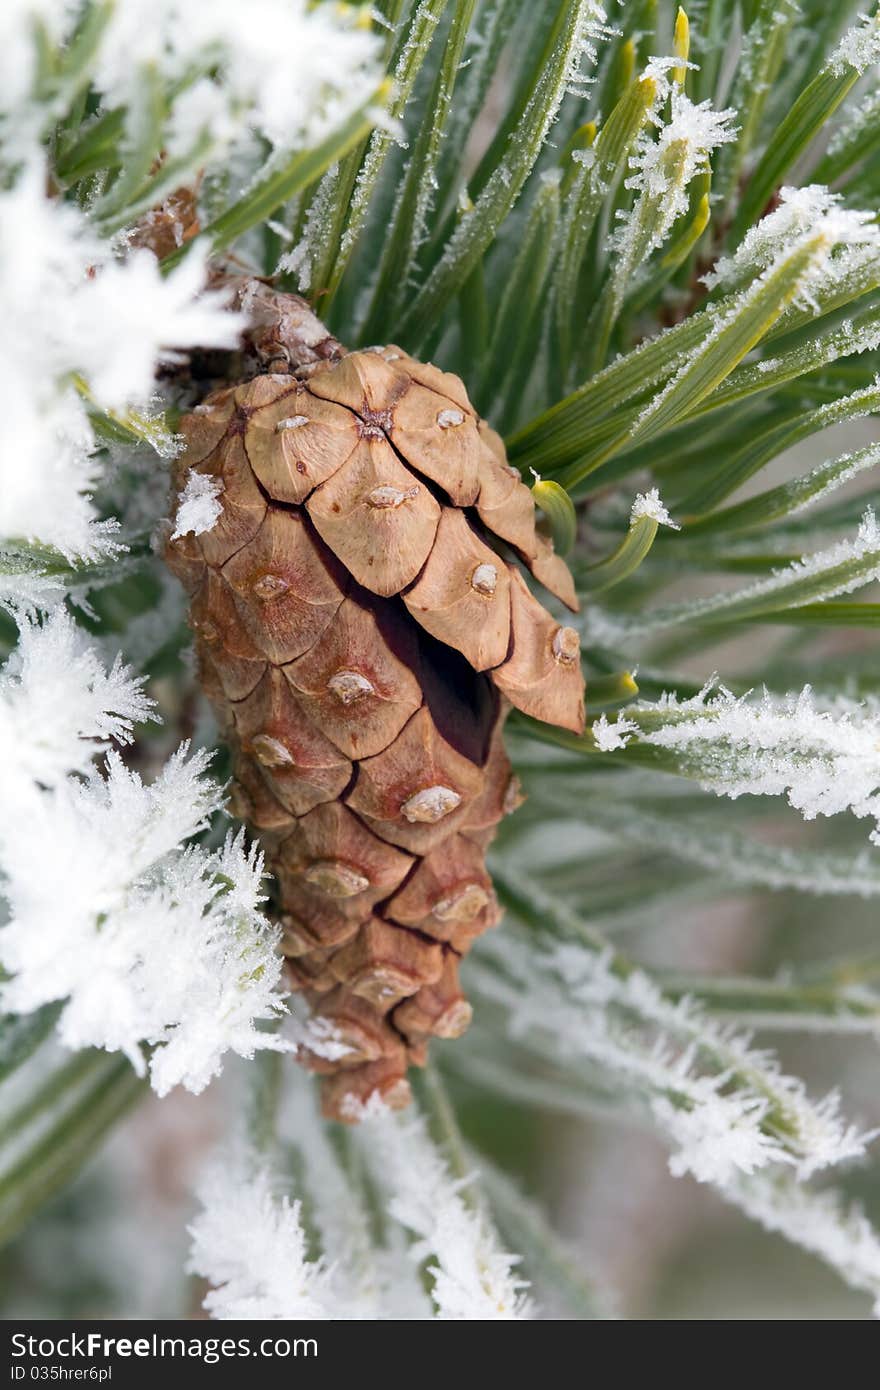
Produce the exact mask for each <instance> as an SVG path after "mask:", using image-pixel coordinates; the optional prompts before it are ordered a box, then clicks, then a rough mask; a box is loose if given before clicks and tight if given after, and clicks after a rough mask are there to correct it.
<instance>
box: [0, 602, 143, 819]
mask: <svg viewBox="0 0 880 1390" xmlns="http://www.w3.org/2000/svg"><path fill="white" fill-rule="evenodd" d="M142 686H143V681H142V680H141V679H139V678H136V677H134V676H133V675H132V673H131V671H130V670H129V669H128V668H127V667H126V666H123V665H122V663H121V662H120V660H119V659H118V658H117V660H116V661H115V662H114V664H113V666H112V667H111V669H110V670H109V671H106V670H105V669H104V667H103V665H102V664H101V661H100V660H99V658H98V655H97V653H96V651H95V649H94V647H93V646H92V644H91V643H90V642H89V641H88V640H87V639H86V637H85V635H84V634H83V632H82V631H81V630H80V629H79V628H78V627H77V626H76V624H75V623H74V622H73V621H72V620H71V618H70V617H69V616H68V615H67V613H65V612H64V610H63V609H62V610H60V611H58V612H56V613H55V614H53V615H52V617H51V618H48V619H47V620H46V621H45V622H44V623H43V625H42V626H41V627H40V626H37V625H36V624H35V623H33V622H30V621H26V622H24V623H23V624H22V627H21V633H20V639H19V643H18V646H17V647H16V648H15V650H14V651H13V652H12V655H11V656H10V658H9V660H8V661H7V663H6V665H5V666H4V667H3V668H2V670H0V763H2V766H3V770H4V781H5V793H4V795H9V797H10V800H11V799H12V795H13V793H14V792H15V791H21V790H26V789H27V784H28V783H37V784H40V785H41V786H43V787H56V786H58V785H59V783H61V782H62V781H63V780H64V778H66V777H67V776H68V775H69V774H70V773H81V774H83V775H85V774H87V773H88V772H89V771H90V769H91V767H92V764H93V761H94V757H95V754H96V753H98V752H101V751H104V750H106V749H107V748H108V747H109V746H110V742H109V741H110V740H113V741H115V742H116V743H129V742H130V741H131V738H132V730H133V728H134V725H135V724H136V723H139V722H141V721H143V720H147V719H152V718H154V715H153V713H152V710H153V704H152V701H151V700H148V699H147V697H146V695H145V694H144V693H143V690H142Z"/></svg>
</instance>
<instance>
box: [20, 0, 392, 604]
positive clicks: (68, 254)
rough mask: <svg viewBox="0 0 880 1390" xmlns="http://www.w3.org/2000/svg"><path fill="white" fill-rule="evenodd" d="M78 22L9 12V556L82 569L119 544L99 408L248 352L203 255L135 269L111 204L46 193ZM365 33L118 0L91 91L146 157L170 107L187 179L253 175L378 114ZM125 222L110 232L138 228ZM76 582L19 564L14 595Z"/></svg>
mask: <svg viewBox="0 0 880 1390" xmlns="http://www.w3.org/2000/svg"><path fill="white" fill-rule="evenodd" d="M82 20H83V16H82V13H81V6H79V5H76V4H71V3H69V0H12V3H11V4H7V5H4V6H2V7H0V73H2V75H3V81H2V83H0V131H2V137H3V143H2V151H0V163H2V165H3V168H4V180H3V191H2V193H0V302H2V305H3V329H2V330H0V382H2V388H0V392H2V411H0V418H2V427H0V543H2V542H3V541H5V542H7V544H9V543H18V545H19V547H20V546H21V545H22V544H25V545H34V544H38V545H40V546H42V547H51V548H53V549H55V550H58V551H60V552H61V553H62V554H63V555H64V556H65V557H66V558H67V559H68V560H69V561H72V562H75V561H83V560H85V561H93V560H97V559H99V558H102V557H108V556H112V555H113V554H114V553H115V552H116V551H117V550H118V549H119V535H118V528H117V527H115V525H114V523H101V522H99V520H98V518H97V514H96V510H95V507H94V504H93V501H92V495H93V493H94V490H95V488H96V486H97V484H98V482H99V481H100V478H101V475H102V466H101V463H100V461H99V459H98V458H97V456H96V439H95V435H94V432H93V429H92V424H91V421H90V417H89V413H88V409H87V406H86V400H85V399H84V397H87V398H89V400H90V402H94V403H95V404H96V405H97V406H98V407H99V408H100V409H101V410H110V411H126V410H128V409H131V408H137V409H138V410H144V409H147V410H148V409H149V405H150V398H151V395H152V393H153V391H154V378H155V370H156V366H157V364H158V363H161V362H165V361H168V360H173V359H174V356H175V354H176V352H177V351H179V350H181V349H187V348H190V347H192V346H193V345H194V344H198V345H199V346H202V347H212V346H213V347H230V346H233V345H234V343H235V342H236V340H237V337H238V333H239V331H240V328H241V325H242V323H243V320H242V319H241V318H239V317H237V316H235V315H233V314H231V313H229V312H228V311H226V310H225V309H224V308H223V306H222V301H221V297H220V296H219V295H212V294H208V293H205V292H204V282H205V259H204V256H203V255H202V254H200V251H199V248H198V247H195V248H193V249H191V250H190V252H189V253H188V255H187V257H186V258H185V260H184V261H183V263H182V264H180V265H179V266H177V267H176V268H175V269H174V270H173V271H172V272H171V273H170V274H168V275H165V276H163V275H161V274H160V272H159V268H158V265H157V263H156V260H155V258H154V257H153V256H152V254H151V253H150V252H148V251H146V250H143V249H142V250H138V251H134V252H133V253H131V254H128V255H125V256H124V257H123V255H122V253H123V252H124V245H125V235H124V232H122V233H121V234H120V236H119V237H117V244H116V245H115V246H114V245H113V243H111V241H110V240H107V239H102V238H101V237H100V236H98V234H97V232H96V230H95V222H94V221H93V220H92V219H93V217H94V218H100V216H101V215H102V199H101V197H100V196H96V199H95V200H94V203H93V205H92V206H84V207H82V208H80V206H78V205H77V203H76V202H74V201H73V200H71V201H64V200H63V199H62V198H61V197H56V198H50V197H47V195H46V190H47V187H48V186H49V182H50V181H49V179H48V177H47V171H46V167H45V161H44V158H43V155H42V152H41V145H42V144H43V143H44V142H45V138H46V134H47V128H48V127H50V126H51V124H52V122H53V121H54V120H55V119H57V118H58V117H59V116H64V115H65V113H66V106H65V105H64V102H65V101H66V100H67V99H68V98H69V96H70V93H69V92H67V93H66V95H65V90H64V89H63V84H60V86H61V88H62V90H61V92H60V94H59V97H58V103H60V104H58V105H57V109H56V106H55V105H53V103H52V102H51V101H47V99H46V94H45V92H42V93H40V94H37V93H35V92H34V90H33V84H34V82H35V78H36V76H37V74H38V72H39V71H40V62H41V59H40V55H39V52H38V44H37V35H39V36H40V38H41V39H42V40H43V41H45V44H46V45H47V46H48V47H49V48H50V49H53V51H54V50H57V51H58V52H59V53H62V54H63V53H65V51H66V52H68V53H69V52H70V45H71V43H72V42H73V40H74V36H75V35H76V34H77V31H78V26H80V24H81V22H82ZM362 20H363V14H362V12H361V11H360V10H359V9H358V8H357V7H350V8H346V7H344V6H334V5H329V4H321V5H316V6H315V5H312V4H310V3H308V2H307V0H251V3H250V4H248V5H245V6H243V5H241V4H240V3H239V2H238V0H212V3H211V4H197V5H193V4H189V3H186V2H185V0H116V3H115V4H113V5H106V6H100V7H99V6H93V7H92V8H91V11H90V15H89V22H90V23H91V24H92V26H93V27H92V29H91V30H90V31H89V32H90V34H91V37H92V45H91V47H90V49H89V51H88V54H85V53H83V54H82V55H81V56H82V57H83V60H84V62H85V67H84V68H83V71H82V73H81V74H80V78H81V80H82V82H83V84H84V88H85V87H88V86H89V85H90V86H91V87H92V88H93V89H94V91H95V92H96V93H97V95H98V97H99V98H100V99H101V102H102V111H103V112H106V111H112V110H114V109H115V110H117V111H118V112H119V114H120V117H121V123H122V128H123V136H122V142H123V144H122V148H123V150H124V151H125V150H126V149H128V150H129V151H130V152H132V155H131V157H132V159H134V161H135V163H136V162H137V160H138V159H140V158H142V156H143V151H142V150H141V149H140V145H139V142H141V143H142V140H143V132H144V131H145V130H146V131H149V130H150V129H151V122H152V121H153V119H154V112H155V109H156V108H157V106H158V107H160V108H161V107H162V105H163V104H164V105H165V106H166V107H167V119H166V120H165V122H164V125H163V128H162V129H161V130H160V131H159V133H158V135H157V136H156V141H157V145H156V148H157V149H163V150H165V151H166V152H167V154H168V157H169V167H170V168H172V169H173V170H174V171H175V178H176V179H177V181H178V183H181V184H183V183H186V181H187V179H188V178H193V177H195V176H196V175H197V174H199V175H202V174H204V173H205V172H206V171H207V172H208V173H210V171H211V169H212V166H221V167H222V169H223V172H224V174H228V171H229V167H230V159H231V158H232V157H233V155H232V153H231V152H232V151H234V152H235V158H236V160H237V161H238V163H237V167H238V168H239V172H240V174H241V176H242V177H243V178H244V181H245V182H248V181H250V180H251V179H252V178H253V177H256V176H258V174H259V173H260V172H261V171H262V170H263V169H264V166H265V159H266V145H265V142H266V141H268V142H269V145H270V146H271V147H273V148H274V150H275V152H276V154H277V155H278V156H279V157H280V155H282V154H283V153H285V152H289V151H290V150H293V149H296V148H305V147H309V146H310V145H314V144H317V143H318V142H320V141H321V140H323V139H324V138H325V137H326V136H327V135H328V134H329V133H330V131H331V130H332V129H334V128H335V127H337V126H338V125H339V124H341V123H342V122H344V121H345V120H346V119H347V118H348V117H349V116H350V115H351V114H352V113H353V112H354V111H355V110H356V109H358V108H360V107H362V106H364V105H365V104H366V103H368V102H369V100H370V98H371V96H372V95H373V93H374V92H375V91H376V90H377V87H378V85H379V81H380V78H381V63H380V50H381V40H380V39H379V38H378V37H377V36H376V35H375V34H373V33H372V32H371V31H370V28H369V26H368V25H365V24H364V23H363V22H362ZM148 162H149V161H148ZM122 182H123V184H124V180H123V181H122ZM168 191H170V190H169V189H165V190H164V192H168ZM114 192H115V190H114V189H113V188H111V189H110V191H109V195H108V196H109V198H110V206H112V202H113V196H114ZM240 192H241V189H240V188H239V189H238V190H236V189H235V188H233V190H232V196H236V195H237V193H240ZM105 202H106V199H105ZM139 210H140V211H143V208H141V209H139ZM121 211H122V216H121V218H120V217H119V215H118V214H119V212H120V209H119V208H116V209H115V210H114V216H113V217H111V218H110V221H109V223H108V226H110V227H111V229H113V230H117V229H119V228H120V226H123V227H124V223H125V217H126V213H125V209H124V208H123V209H122V210H121ZM114 219H115V220H114ZM60 587H61V586H59V585H57V584H56V585H55V586H54V587H53V588H51V589H47V588H46V586H45V584H42V583H41V577H40V575H39V573H33V574H31V573H29V572H28V571H27V569H26V568H21V569H20V572H19V573H17V574H16V576H15V577H14V582H10V583H4V584H3V589H4V595H3V598H4V601H5V602H6V603H7V604H8V605H9V606H11V607H13V608H18V609H26V608H27V607H28V606H31V607H33V608H39V607H40V606H44V605H45V604H46V603H51V602H53V601H57V599H58V597H59V590H60Z"/></svg>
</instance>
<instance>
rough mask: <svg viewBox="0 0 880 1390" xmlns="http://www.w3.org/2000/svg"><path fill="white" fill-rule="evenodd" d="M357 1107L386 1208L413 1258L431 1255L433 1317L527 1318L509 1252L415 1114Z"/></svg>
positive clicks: (374, 1105) (361, 1135)
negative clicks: (408, 1239) (407, 1237)
mask: <svg viewBox="0 0 880 1390" xmlns="http://www.w3.org/2000/svg"><path fill="white" fill-rule="evenodd" d="M362 1109H363V1118H362V1121H361V1126H360V1129H359V1131H358V1136H357V1137H358V1140H359V1141H360V1143H361V1144H362V1145H363V1148H364V1151H365V1154H366V1158H367V1162H368V1163H369V1165H370V1168H371V1170H372V1172H373V1174H374V1177H375V1181H376V1183H377V1184H378V1185H379V1186H380V1188H381V1189H382V1191H383V1192H384V1193H385V1196H386V1200H387V1203H388V1210H389V1212H390V1213H391V1215H392V1216H393V1217H394V1219H395V1220H396V1221H399V1222H400V1223H401V1224H402V1225H403V1226H405V1227H406V1229H407V1230H408V1231H410V1232H411V1233H412V1235H413V1236H414V1237H415V1240H414V1242H413V1244H412V1245H411V1247H410V1256H411V1258H412V1260H413V1261H414V1262H415V1263H417V1264H419V1263H421V1262H422V1261H424V1260H430V1264H429V1266H428V1273H429V1274H430V1276H431V1278H432V1280H433V1288H432V1297H433V1299H434V1303H435V1305H436V1309H437V1316H438V1317H439V1318H443V1319H456V1320H467V1321H473V1320H477V1321H510V1320H512V1319H519V1318H524V1317H528V1316H529V1315H530V1308H529V1305H528V1303H527V1302H526V1300H525V1297H524V1293H523V1291H524V1289H525V1287H526V1285H525V1284H524V1283H523V1282H522V1280H519V1279H517V1278H516V1277H515V1276H514V1273H513V1266H514V1264H516V1262H517V1260H516V1257H514V1256H511V1255H507V1254H504V1253H503V1252H502V1251H501V1249H500V1247H499V1246H498V1244H497V1239H496V1236H495V1233H494V1231H493V1230H492V1228H491V1226H490V1224H489V1220H488V1218H487V1216H486V1214H485V1212H484V1211H483V1210H482V1208H481V1207H480V1205H479V1203H478V1201H477V1199H476V1198H473V1199H472V1200H468V1199H467V1198H466V1197H464V1196H463V1195H462V1193H463V1189H464V1187H465V1184H464V1183H463V1182H461V1181H456V1180H455V1179H454V1178H453V1177H452V1176H451V1175H450V1173H449V1170H448V1168H447V1166H446V1163H445V1162H444V1160H443V1158H442V1157H441V1155H440V1153H439V1152H438V1150H437V1149H436V1148H435V1147H434V1145H433V1143H432V1142H431V1139H430V1137H429V1135H428V1131H427V1127H426V1125H425V1122H424V1120H423V1119H421V1117H419V1116H416V1117H415V1118H412V1117H410V1116H407V1117H406V1118H401V1117H400V1116H399V1115H395V1114H392V1113H391V1112H390V1111H389V1110H388V1109H387V1108H386V1107H385V1106H384V1105H382V1104H381V1103H377V1102H376V1100H375V1098H371V1100H370V1101H369V1102H368V1103H367V1105H366V1106H365V1107H363V1108H362Z"/></svg>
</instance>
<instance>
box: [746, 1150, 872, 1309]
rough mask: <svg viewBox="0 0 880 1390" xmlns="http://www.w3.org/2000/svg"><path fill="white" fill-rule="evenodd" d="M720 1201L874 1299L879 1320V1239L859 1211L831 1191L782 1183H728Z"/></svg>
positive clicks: (763, 1178)
mask: <svg viewBox="0 0 880 1390" xmlns="http://www.w3.org/2000/svg"><path fill="white" fill-rule="evenodd" d="M724 1196H725V1197H726V1198H727V1200H728V1201H729V1202H731V1203H732V1204H733V1205H734V1206H737V1207H739V1208H740V1210H741V1211H744V1212H745V1213H746V1215H747V1216H750V1217H751V1218H752V1220H753V1221H757V1222H759V1223H760V1225H762V1226H763V1227H764V1228H765V1229H766V1230H768V1231H773V1232H776V1233H777V1234H779V1235H781V1236H784V1237H785V1239H786V1240H790V1241H791V1242H792V1244H793V1245H799V1246H800V1247H801V1249H803V1250H809V1251H810V1253H811V1254H813V1255H818V1256H819V1258H820V1259H823V1260H824V1261H825V1263H826V1264H828V1265H830V1266H831V1268H832V1269H834V1270H836V1271H837V1273H838V1274H839V1275H840V1276H841V1278H842V1279H843V1280H844V1281H845V1282H846V1283H847V1284H849V1285H850V1287H851V1288H853V1289H861V1290H862V1291H863V1292H865V1293H869V1294H870V1295H871V1296H872V1297H873V1299H874V1316H875V1317H880V1238H878V1235H877V1232H876V1231H875V1230H874V1228H873V1226H872V1225H871V1223H870V1222H869V1221H868V1220H867V1218H866V1217H865V1215H864V1213H863V1212H862V1211H861V1209H860V1208H859V1207H852V1206H848V1205H847V1203H846V1200H845V1198H844V1197H843V1194H842V1193H839V1192H835V1191H834V1190H833V1189H832V1190H830V1191H825V1192H813V1191H811V1190H810V1188H808V1187H801V1186H799V1185H798V1184H797V1183H794V1182H791V1181H790V1180H789V1179H785V1178H781V1177H779V1178H768V1177H766V1176H764V1175H763V1174H761V1175H760V1176H758V1177H755V1178H748V1179H744V1180H741V1181H739V1182H737V1183H735V1184H731V1185H730V1186H729V1187H728V1188H726V1189H725V1191H724Z"/></svg>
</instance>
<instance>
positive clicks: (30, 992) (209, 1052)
mask: <svg viewBox="0 0 880 1390" xmlns="http://www.w3.org/2000/svg"><path fill="white" fill-rule="evenodd" d="M149 715H150V705H149V702H148V701H147V700H146V699H145V698H144V696H143V693H142V691H141V689H140V682H139V681H137V680H133V679H132V678H131V675H130V673H129V672H128V671H127V670H126V669H125V668H124V667H122V666H121V665H119V664H118V663H117V664H116V665H114V667H113V668H112V669H111V671H110V672H105V671H104V670H103V668H102V667H101V664H100V662H99V661H98V659H97V657H96V655H95V653H94V651H93V650H92V649H91V647H90V646H89V644H88V643H87V642H86V641H85V639H84V638H83V637H82V635H81V634H80V633H79V632H78V631H77V629H76V628H75V627H74V625H73V623H72V621H71V619H70V618H69V617H68V616H67V615H66V614H65V612H64V611H63V610H59V611H58V612H56V613H55V614H54V615H53V616H52V617H51V618H50V619H48V620H47V622H46V623H45V625H44V626H43V627H36V626H32V625H25V626H24V629H23V632H22V640H21V644H20V646H19V648H18V649H17V651H16V652H15V653H14V654H13V656H12V658H11V659H10V661H9V663H7V666H6V668H5V670H4V671H3V673H2V676H0V756H2V758H3V764H4V780H3V792H2V798H0V875H2V877H0V886H2V894H3V896H4V897H5V899H6V902H7V907H8V917H9V920H8V922H7V924H6V925H4V926H3V927H2V928H0V961H2V964H3V967H4V969H5V970H6V971H8V972H9V974H10V976H11V978H10V979H9V980H7V981H6V982H5V983H4V984H3V985H2V986H0V1007H2V1008H3V1009H6V1010H9V1011H11V1012H14V1013H27V1012H29V1011H31V1010H33V1009H37V1008H39V1007H40V1006H41V1005H43V1004H46V1003H49V1002H51V1001H55V1000H59V1001H65V1002H64V1007H63V1010H62V1013H61V1016H60V1020H59V1024H58V1028H59V1033H60V1036H61V1040H62V1042H63V1043H65V1045H67V1046H68V1047H71V1048H81V1047H101V1048H105V1049H106V1050H108V1051H121V1052H124V1053H125V1054H126V1055H127V1056H128V1057H129V1059H130V1060H131V1062H132V1065H133V1066H134V1067H135V1068H136V1070H137V1071H138V1072H140V1073H141V1074H143V1073H144V1072H145V1071H146V1069H147V1064H146V1063H145V1060H144V1055H143V1047H142V1045H143V1044H144V1043H146V1044H149V1045H150V1046H151V1047H152V1048H153V1051H152V1055H151V1057H150V1061H149V1069H150V1073H151V1078H152V1083H153V1086H154V1088H155V1089H156V1090H157V1091H158V1092H159V1093H160V1094H165V1092H167V1091H168V1090H170V1089H171V1088H172V1087H173V1086H176V1085H180V1084H182V1085H184V1086H186V1087H187V1088H188V1089H189V1090H192V1091H199V1090H201V1089H202V1088H203V1087H204V1086H205V1085H207V1083H208V1082H209V1081H210V1080H211V1078H212V1077H213V1076H214V1075H216V1073H217V1072H218V1071H219V1070H220V1067H221V1062H222V1057H223V1054H224V1053H225V1052H226V1051H228V1050H230V1049H231V1050H233V1051H235V1052H237V1053H238V1054H239V1055H241V1056H245V1057H250V1056H253V1054H254V1052H255V1051H256V1050H257V1049H258V1048H262V1047H273V1048H274V1047H280V1046H282V1045H283V1044H281V1043H279V1042H278V1040H277V1039H276V1038H275V1037H274V1035H273V1034H271V1033H265V1032H261V1031H259V1029H258V1027H257V1024H258V1023H260V1022H261V1021H262V1022H268V1021H270V1020H272V1019H273V1018H276V1017H277V1016H278V1014H279V1013H281V1012H282V1011H283V1009H284V1004H283V1001H282V997H281V993H280V978H281V961H280V957H279V956H278V954H277V951H276V938H275V934H274V932H273V930H272V929H271V928H270V927H269V926H268V924H267V922H266V920H265V918H264V917H263V915H262V913H261V911H260V904H261V902H262V900H263V897H262V893H261V879H262V860H261V858H260V856H259V855H258V854H257V853H256V851H255V850H254V849H253V848H251V849H247V848H246V846H245V843H244V839H243V836H242V835H239V836H237V837H233V836H229V837H228V838H227V840H226V843H225V844H224V845H223V846H222V848H220V849H217V850H214V851H208V850H206V849H204V848H202V847H200V846H190V847H188V848H184V847H182V842H184V841H185V840H186V839H187V838H188V837H190V836H192V835H194V834H195V833H196V832H197V831H199V830H200V829H201V828H202V827H203V826H204V825H205V823H206V819H207V817H208V816H209V815H210V814H211V813H212V812H213V811H215V810H216V809H217V808H218V807H219V805H220V804H221V793H220V790H219V788H218V787H217V786H216V785H215V784H214V783H213V782H211V781H210V780H209V779H208V778H207V777H206V776H205V775H204V774H205V769H206V765H207V762H208V758H207V756H206V755H205V754H204V753H196V754H194V755H192V756H187V749H186V746H185V745H184V746H183V747H182V748H181V749H179V750H178V752H177V753H176V754H175V755H174V756H173V757H172V758H171V759H170V760H169V761H168V763H167V764H166V765H165V767H164V768H163V769H162V771H161V772H160V773H159V775H158V777H157V778H156V779H155V780H154V781H153V782H152V783H151V784H149V785H145V784H144V783H143V781H142V780H141V778H140V777H139V776H138V775H137V774H136V773H135V772H132V771H130V770H129V769H128V768H126V767H125V765H124V763H123V762H122V760H121V758H120V756H119V754H118V752H116V751H115V750H114V749H112V748H110V749H109V751H106V750H107V749H108V741H109V740H113V741H115V742H117V743H124V742H128V741H129V740H130V738H131V733H132V726H133V724H134V722H135V721H138V720H141V719H144V718H147V717H149ZM101 751H106V761H105V764H104V767H103V768H101V769H98V768H97V767H96V766H95V765H94V762H93V759H94V755H95V753H96V752H101ZM47 846H51V853H49V854H47V852H46V847H47Z"/></svg>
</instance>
